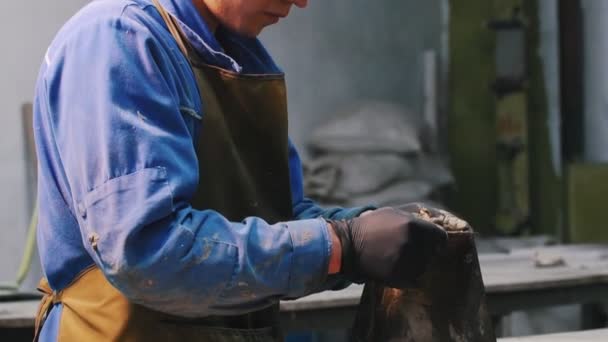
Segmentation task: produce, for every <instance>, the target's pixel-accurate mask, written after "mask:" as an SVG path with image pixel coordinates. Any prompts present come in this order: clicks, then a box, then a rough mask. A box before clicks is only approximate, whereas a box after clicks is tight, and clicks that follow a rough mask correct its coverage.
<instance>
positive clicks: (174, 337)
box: [35, 0, 292, 342]
mask: <svg viewBox="0 0 608 342" xmlns="http://www.w3.org/2000/svg"><path fill="white" fill-rule="evenodd" d="M153 2H154V5H155V6H156V8H157V9H158V11H159V12H160V14H161V16H162V17H163V20H164V21H165V23H166V24H167V27H168V29H169V31H170V32H171V34H172V35H173V37H174V38H175V40H176V42H177V44H178V46H179V47H180V49H181V51H182V52H183V53H184V54H185V56H186V57H188V59H189V61H190V64H191V66H192V70H193V71H194V74H195V76H196V81H197V83H198V87H199V90H200V96H201V100H202V103H203V104H204V108H205V109H204V115H203V116H202V122H201V126H202V127H201V130H200V135H199V136H200V138H199V140H198V142H197V144H196V149H197V156H198V161H199V175H200V177H199V178H200V181H199V186H198V190H197V192H196V194H195V195H194V198H193V199H192V201H191V203H192V206H193V207H194V208H196V209H200V210H204V209H213V210H216V211H218V212H219V213H221V214H223V215H224V216H225V217H226V218H227V219H229V220H231V221H241V220H242V219H244V218H245V217H248V216H257V217H261V218H263V219H265V220H266V221H268V222H270V223H275V222H279V221H286V220H289V219H292V204H291V192H290V182H289V165H288V140H287V139H288V138H287V103H286V91H285V82H284V77H283V76H282V75H281V74H277V75H242V74H236V73H234V72H230V71H226V70H222V69H220V68H217V67H213V66H210V65H206V64H204V63H202V62H201V60H200V59H199V58H198V57H197V55H196V52H194V50H193V49H192V47H191V46H190V45H189V44H188V41H187V40H186V39H185V37H184V35H183V33H182V32H181V30H180V28H179V26H178V25H177V23H176V21H175V19H174V18H173V17H171V15H170V14H169V13H167V12H166V11H165V10H164V9H163V8H162V6H161V5H160V4H159V3H158V1H157V0H153ZM39 289H40V290H41V291H42V292H43V293H44V294H45V296H44V298H43V300H42V302H41V305H40V309H39V312H38V317H37V320H36V335H37V336H38V333H39V331H40V328H41V326H42V323H43V321H44V318H45V317H46V315H47V314H48V311H49V310H50V308H51V307H52V305H53V304H54V303H62V305H63V309H62V314H61V321H60V326H59V337H58V340H59V341H61V342H64V341H88V342H95V341H152V342H153V341H226V342H233V341H234V342H237V341H238V342H249V341H260V342H261V341H264V342H265V341H278V340H281V338H282V337H281V334H280V330H279V327H278V321H279V320H278V305H275V306H273V307H270V308H267V309H265V310H262V311H260V312H255V313H251V314H247V315H240V316H230V317H204V318H200V319H184V318H180V317H174V316H170V315H167V314H163V313H160V312H155V311H152V310H149V309H146V308H144V307H142V306H139V305H135V304H132V303H130V302H129V301H128V300H127V299H126V298H125V297H124V296H123V295H122V294H121V293H120V292H119V291H117V290H116V289H115V288H114V287H112V286H111V285H110V283H109V282H108V281H107V280H106V278H105V277H104V275H103V273H102V272H101V270H100V269H99V268H97V267H91V268H89V269H86V270H84V271H83V272H82V273H81V275H80V276H78V277H76V279H75V280H74V281H73V283H72V284H71V285H70V286H68V287H67V288H66V289H64V290H62V291H60V292H54V291H52V290H51V288H50V287H49V285H48V282H47V281H46V280H45V279H43V280H42V281H41V283H40V286H39ZM35 339H37V337H36V338H35Z"/></svg>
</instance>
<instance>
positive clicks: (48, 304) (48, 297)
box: [34, 278, 57, 342]
mask: <svg viewBox="0 0 608 342" xmlns="http://www.w3.org/2000/svg"><path fill="white" fill-rule="evenodd" d="M38 291H40V292H42V294H43V296H42V300H41V301H40V304H39V305H38V313H37V314H36V324H35V330H34V342H37V341H38V338H39V337H40V331H41V330H42V324H43V323H44V320H45V319H46V317H47V315H48V313H49V311H50V310H51V308H52V306H53V304H54V303H56V299H57V296H56V293H55V292H54V291H53V290H52V289H51V286H50V285H49V282H48V281H47V280H46V278H42V279H40V282H39V283H38Z"/></svg>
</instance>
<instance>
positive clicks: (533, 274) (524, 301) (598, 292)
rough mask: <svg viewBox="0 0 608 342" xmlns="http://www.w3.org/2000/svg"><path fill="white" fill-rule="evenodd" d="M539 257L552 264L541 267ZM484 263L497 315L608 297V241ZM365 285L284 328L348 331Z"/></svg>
mask: <svg viewBox="0 0 608 342" xmlns="http://www.w3.org/2000/svg"><path fill="white" fill-rule="evenodd" d="M537 260H544V261H545V262H547V263H548V264H549V265H548V266H545V267H538V266H537V265H536V263H537ZM480 264H481V269H482V274H483V279H484V283H485V285H486V294H487V301H488V306H489V309H490V311H491V312H492V314H493V315H494V316H498V317H499V316H501V315H505V314H508V313H510V312H513V311H516V310H525V309H529V308H538V307H543V306H552V305H561V304H573V303H580V304H583V303H598V302H602V301H607V300H608V245H570V246H555V247H538V248H524V249H520V250H514V251H511V252H510V253H508V254H505V253H490V254H481V255H480ZM551 265H552V266H551ZM362 289H363V287H362V286H359V285H353V286H351V287H349V288H347V289H345V290H342V291H334V292H331V291H328V292H323V293H319V294H315V295H312V296H309V297H306V298H302V299H299V300H296V301H288V302H282V303H281V311H282V315H281V316H282V317H281V318H282V324H283V327H284V328H285V330H287V331H294V330H324V329H348V328H350V326H351V324H352V320H353V317H354V313H355V310H356V307H357V305H358V303H359V298H360V296H361V291H362ZM37 305H38V303H37V301H19V302H0V329H6V328H27V327H32V326H33V322H34V314H35V312H36V308H37ZM522 341H523V340H522ZM530 341H534V340H530ZM539 341H543V340H539ZM605 341H608V339H606V340H605Z"/></svg>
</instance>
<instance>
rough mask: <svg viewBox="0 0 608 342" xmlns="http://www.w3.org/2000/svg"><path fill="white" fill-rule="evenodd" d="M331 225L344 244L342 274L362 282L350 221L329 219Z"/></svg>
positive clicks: (354, 280) (351, 279)
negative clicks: (358, 272) (358, 273)
mask: <svg viewBox="0 0 608 342" xmlns="http://www.w3.org/2000/svg"><path fill="white" fill-rule="evenodd" d="M327 223H328V224H329V225H331V227H332V228H333V230H334V232H335V233H336V236H337V237H338V239H339V240H340V244H341V245H342V264H341V265H340V274H342V275H344V276H345V277H346V278H347V279H348V280H350V281H352V282H355V283H360V282H361V280H359V279H357V276H356V273H357V272H356V266H355V265H356V257H357V256H356V255H355V253H354V249H353V242H352V236H351V233H350V228H349V221H346V220H339V221H333V220H327Z"/></svg>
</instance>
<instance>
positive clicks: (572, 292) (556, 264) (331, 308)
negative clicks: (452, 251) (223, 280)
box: [281, 245, 608, 330]
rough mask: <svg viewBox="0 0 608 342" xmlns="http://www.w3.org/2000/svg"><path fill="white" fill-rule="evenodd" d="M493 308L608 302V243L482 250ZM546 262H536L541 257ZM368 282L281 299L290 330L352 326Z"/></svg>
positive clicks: (503, 310) (507, 310)
mask: <svg viewBox="0 0 608 342" xmlns="http://www.w3.org/2000/svg"><path fill="white" fill-rule="evenodd" d="M479 260H480V264H481V270H482V275H483V279H484V283H485V286H486V295H487V302H488V307H489V310H490V312H491V313H492V315H494V316H495V317H500V316H503V315H506V314H509V313H511V312H513V311H517V310H526V309H531V308H539V307H548V306H555V305H564V304H575V303H578V304H587V303H598V302H603V301H608V245H570V246H554V247H537V248H524V249H519V250H514V251H511V252H510V253H508V254H505V253H489V254H480V257H479ZM538 260H542V261H544V262H545V263H547V266H545V267H539V266H537V261H538ZM362 290H363V286H359V285H353V286H351V287H349V288H347V289H345V290H342V291H337V292H323V293H319V294H315V295H312V296H309V297H306V298H302V299H299V300H296V301H291V302H282V303H281V311H282V323H283V326H284V327H285V328H286V329H287V330H306V329H329V328H333V329H338V328H348V327H350V325H351V324H352V321H353V317H354V313H355V309H356V307H357V305H358V303H359V298H360V296H361V292H362Z"/></svg>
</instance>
